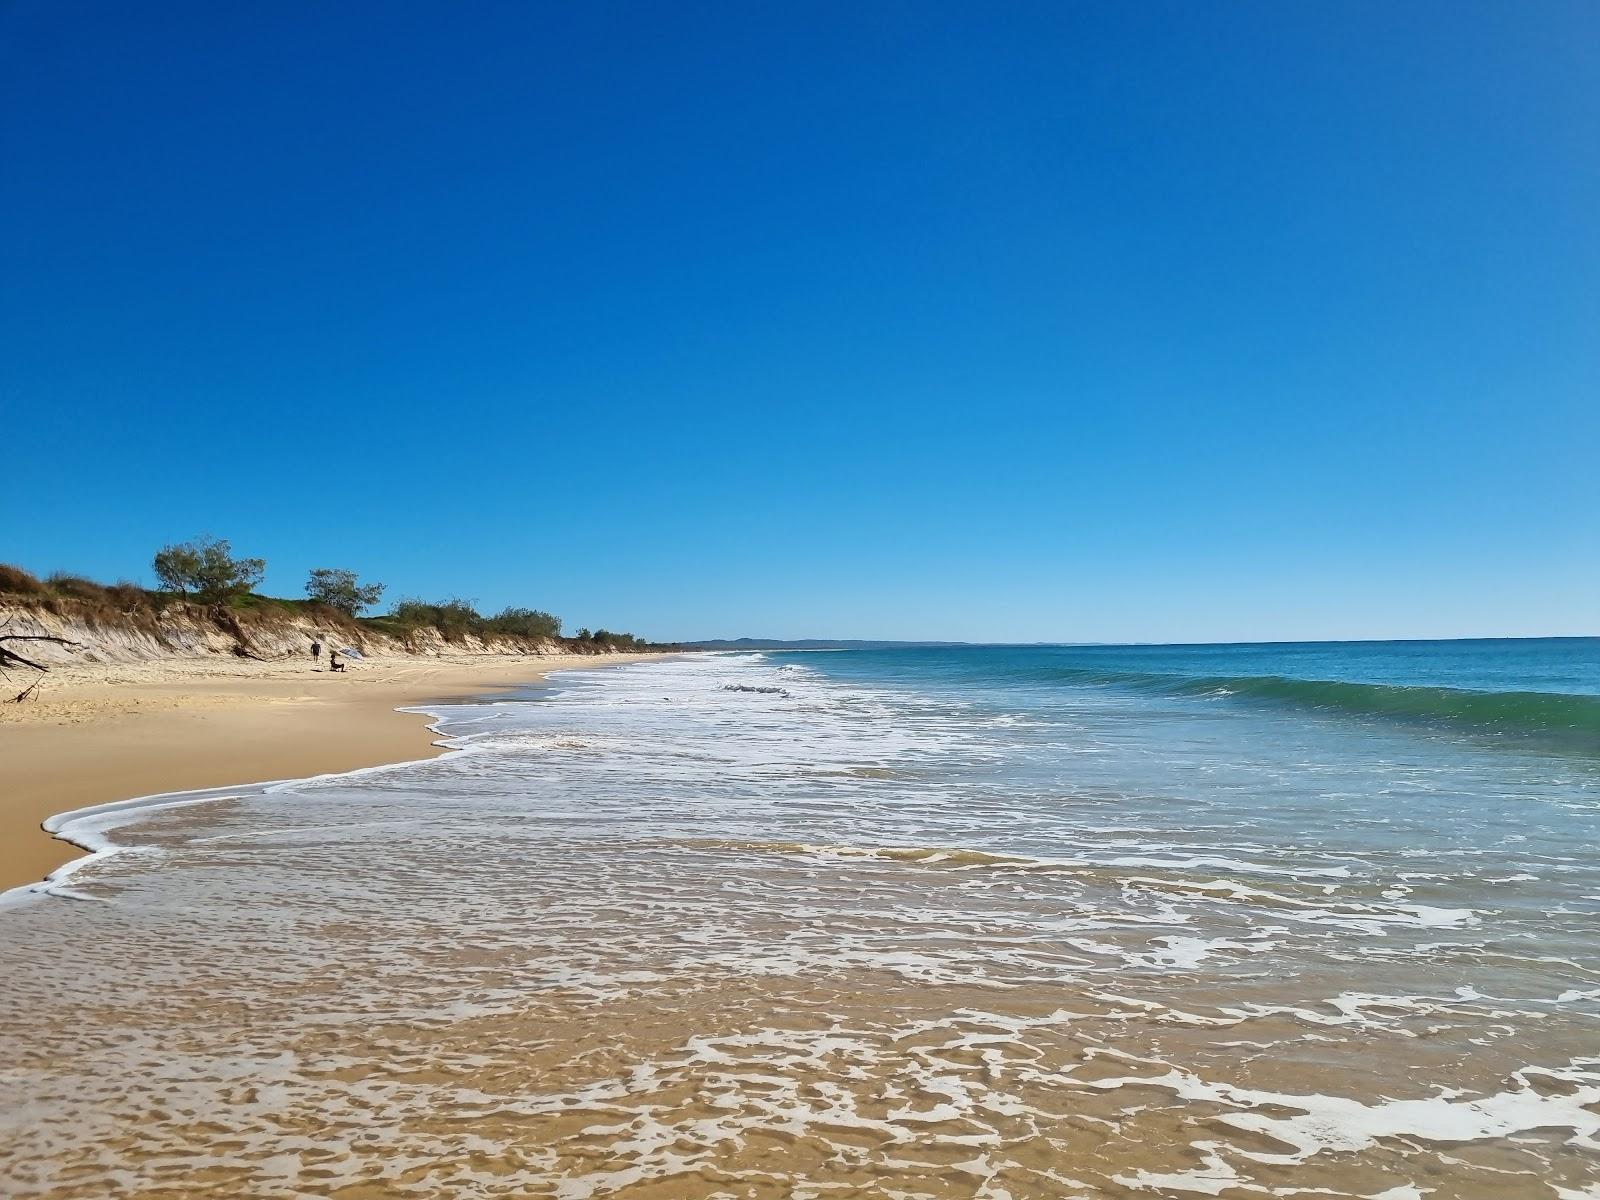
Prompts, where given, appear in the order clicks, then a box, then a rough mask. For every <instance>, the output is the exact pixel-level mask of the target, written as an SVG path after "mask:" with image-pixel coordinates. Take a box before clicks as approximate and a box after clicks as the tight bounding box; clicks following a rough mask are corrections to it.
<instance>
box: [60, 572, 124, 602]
mask: <svg viewBox="0 0 1600 1200" xmlns="http://www.w3.org/2000/svg"><path fill="white" fill-rule="evenodd" d="M45 584H46V586H47V587H49V589H50V590H51V591H52V592H54V593H55V594H56V595H58V596H71V597H73V598H74V599H76V600H94V601H97V602H104V601H105V600H108V599H109V598H110V597H109V596H108V595H107V592H106V589H105V588H104V587H102V586H101V585H100V584H98V583H96V582H95V581H94V580H92V579H85V578H84V577H83V576H82V575H71V574H68V573H67V572H66V571H56V572H53V573H52V574H51V575H50V577H49V578H48V579H46V580H45Z"/></svg>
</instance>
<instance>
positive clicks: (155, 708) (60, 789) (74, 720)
mask: <svg viewBox="0 0 1600 1200" xmlns="http://www.w3.org/2000/svg"><path fill="white" fill-rule="evenodd" d="M662 657H666V655H665V654H659V653H657V654H650V653H646V654H605V655H531V654H530V655H483V654H459V655H445V656H439V657H428V658H418V657H415V656H409V655H408V656H387V657H377V658H368V659H362V660H360V661H357V662H352V663H351V664H350V667H349V669H348V670H347V671H346V672H342V673H339V674H334V673H332V672H329V671H315V670H312V669H311V668H310V667H309V665H303V664H301V663H299V662H293V661H276V662H268V663H256V662H251V661H248V660H222V659H218V660H212V659H194V660H180V661H170V660H169V661H165V662H160V663H142V664H74V665H73V666H71V667H68V668H56V669H53V670H52V671H51V672H50V673H49V674H48V675H46V676H45V677H44V683H45V689H44V692H43V695H42V697H41V698H40V699H39V700H36V701H30V702H27V703H24V704H8V705H0V893H4V892H7V891H10V890H12V889H14V888H23V887H29V886H31V885H34V884H38V883H41V882H42V881H43V880H44V879H45V878H46V877H48V876H51V875H53V874H55V873H56V872H59V871H60V870H61V869H62V868H63V867H65V866H67V865H68V864H69V863H72V862H75V861H78V860H82V859H84V858H86V857H88V856H90V855H92V854H93V853H94V851H93V850H92V849H89V848H84V847H80V846H78V845H77V844H75V843H73V842H70V841H67V840H65V839H64V838H61V837H57V836H55V835H53V834H52V833H50V832H47V831H46V829H45V828H44V827H43V826H44V823H45V822H47V821H52V819H54V818H64V817H66V816H68V815H69V814H73V813H76V812H78V811H79V810H84V809H99V808H102V807H103V806H106V805H111V804H118V803H122V802H125V801H130V800H132V801H138V800H143V799H148V798H153V797H158V796H164V795H174V794H179V793H188V792H205V791H211V790H226V789H233V788H246V787H251V786H259V785H260V784H262V783H265V782H272V781H281V780H287V779H301V778H306V777H309V776H314V775H334V774H343V773H345V772H348V771H354V770H359V769H363V768H371V767H379V766H387V765H390V764H394V763H401V762H412V761H418V760H421V759H426V758H435V757H438V756H439V755H441V754H446V753H448V752H449V748H448V747H447V746H443V745H440V744H439V742H440V740H441V739H439V738H438V737H437V735H436V733H435V732H434V730H433V728H432V726H433V724H434V723H435V722H436V721H437V718H436V717H434V716H432V715H430V714H429V713H427V712H424V711H417V709H418V707H419V706H422V705H425V704H427V703H430V702H433V703H437V702H439V701H443V700H448V699H451V698H454V697H458V696H464V695H474V696H478V695H485V694H490V693H493V692H495V691H504V690H510V689H512V688H516V687H520V686H526V685H530V684H538V683H542V682H543V681H544V680H545V679H546V677H548V676H549V674H550V673H551V672H554V671H560V670H571V669H573V668H583V667H603V666H610V665H620V664H623V663H630V662H642V661H649V660H651V659H657V658H662ZM407 710H410V711H407Z"/></svg>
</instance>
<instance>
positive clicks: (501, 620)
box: [483, 608, 561, 638]
mask: <svg viewBox="0 0 1600 1200" xmlns="http://www.w3.org/2000/svg"><path fill="white" fill-rule="evenodd" d="M483 624H484V628H485V629H487V630H488V631H489V632H490V633H508V634H512V635H513V636H516V637H526V638H553V637H559V636H560V635H561V618H560V617H556V616H552V615H551V614H549V613H547V612H541V611H540V610H539V609H537V608H502V609H501V610H500V611H499V612H497V613H495V615H494V616H492V617H488V618H486V619H485V620H484V623H483Z"/></svg>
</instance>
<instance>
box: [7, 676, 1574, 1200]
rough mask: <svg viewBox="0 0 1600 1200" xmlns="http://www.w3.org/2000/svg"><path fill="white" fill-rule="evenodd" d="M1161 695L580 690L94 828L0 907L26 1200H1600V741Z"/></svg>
mask: <svg viewBox="0 0 1600 1200" xmlns="http://www.w3.org/2000/svg"><path fill="white" fill-rule="evenodd" d="M1513 652H1515V653H1521V654H1524V655H1526V654H1528V653H1529V650H1528V648H1527V647H1526V646H1521V647H1517V646H1514V645H1513ZM1162 653H1164V654H1166V655H1167V658H1166V660H1165V661H1163V662H1161V663H1159V664H1152V663H1150V662H1147V661H1146V662H1139V661H1135V662H1134V664H1133V665H1132V666H1129V665H1128V662H1127V661H1126V659H1127V658H1128V656H1129V655H1132V656H1133V657H1134V658H1135V659H1137V658H1138V654H1139V652H1137V651H1109V650H1107V651H1100V650H1084V651H1052V650H992V651H983V650H960V651H955V650H953V651H896V652H879V653H869V652H854V653H841V654H805V655H801V654H794V655H768V656H763V655H719V656H701V657H693V658H686V659H681V660H677V661H671V662H665V663H653V664H641V665H636V666H628V667H619V668H609V669H605V670H598V671H588V672H572V673H565V674H563V675H560V676H557V677H556V684H557V686H556V687H554V688H553V689H549V690H546V691H541V692H537V693H529V694H528V695H527V696H526V697H520V698H511V699H505V700H497V701H495V702H492V703H483V704H461V705H452V706H448V707H447V708H444V709H441V710H439V712H440V716H441V717H442V719H443V722H444V724H443V729H444V732H446V733H448V734H450V735H452V736H454V737H456V738H459V739H460V742H459V744H460V745H461V746H462V747H463V752H462V753H459V754H456V755H453V756H450V757H447V758H443V759H438V760H433V761H430V762H426V763H418V764H409V765H405V766H402V767H396V768H388V769H383V770H379V771H373V772H366V773H360V774H357V775H353V776H345V777H339V778H329V779H321V780H314V781H308V782H303V783H298V784H292V785H285V786H279V787H275V788H272V789H270V790H268V791H266V792H250V791H243V792H235V793H229V794H228V795H229V797H231V798H222V799H211V800H208V801H207V802H206V803H201V804H194V805H187V806H178V807H168V808H163V809H156V810H134V811H122V812H114V813H110V814H106V815H102V816H99V817H91V818H86V819H85V820H83V821H82V822H80V823H79V824H78V826H77V827H76V830H75V833H76V835H77V836H84V837H89V836H98V837H103V838H105V839H107V840H108V841H109V842H111V843H113V844H115V845H118V846H123V847H126V849H123V850H121V851H120V852H118V853H115V854H111V855H109V856H106V857H102V858H100V859H98V860H96V861H94V862H92V863H91V864H89V865H88V866H86V867H84V868H82V869H80V870H79V871H78V872H76V873H75V874H73V875H72V876H70V877H69V878H68V879H67V880H65V881H64V882H63V883H62V884H61V885H60V887H58V888H57V889H56V892H57V894H55V895H50V896H40V897H35V898H31V899H29V900H27V901H25V902H23V903H20V904H16V905H13V906H11V907H9V908H6V909H3V910H0V937H3V938H4V939H5V947H6V948H5V956H6V962H7V964H8V967H9V970H8V972H7V976H6V978H5V979H4V980H3V981H0V1000H3V1007H0V1044H3V1048H4V1050H5V1067H4V1070H3V1071H0V1114H3V1115H0V1164H3V1167H4V1178H5V1180H6V1184H5V1194H6V1195H8V1196H51V1197H69V1196H71V1197H76V1196H82V1197H103V1196H107V1195H117V1196H144V1197H154V1196H183V1195H194V1196H202V1195H205V1196H210V1195H249V1196H307V1195H310V1196H339V1197H382V1196H439V1195H471V1196H530V1195H531V1196H573V1197H579V1196H628V1197H647V1196H682V1197H700V1196H728V1197H733V1196H756V1197H760V1196H772V1197H780V1196H781V1197H789V1196H796V1197H806V1196H827V1195H868V1196H884V1197H911V1196H929V1197H943V1196H989V1197H997V1198H998V1197H1006V1196H1010V1197H1024V1196H1083V1197H1100V1196H1118V1197H1120V1196H1139V1195H1152V1196H1156V1195H1167V1196H1182V1195H1196V1194H1198V1195H1221V1196H1255V1195H1274V1196H1302V1195H1304V1196H1336V1197H1337V1196H1345V1197H1383V1198H1384V1200H1405V1198H1407V1197H1423V1196H1437V1197H1440V1198H1441V1200H1443V1198H1446V1197H1462V1198H1472V1197H1521V1196H1537V1197H1551V1198H1558V1200H1572V1198H1575V1197H1580V1198H1581V1197H1594V1196H1600V921H1597V919H1596V918H1597V915H1600V855H1597V853H1596V852H1597V850H1600V756H1595V755H1591V754H1588V753H1586V752H1585V751H1584V748H1583V746H1582V744H1581V743H1582V736H1583V730H1582V728H1581V721H1580V722H1579V723H1578V727H1576V729H1575V731H1574V729H1573V728H1568V729H1565V730H1558V731H1557V732H1558V733H1566V734H1570V735H1571V736H1566V737H1558V738H1555V739H1549V738H1544V737H1540V736H1535V735H1534V734H1536V733H1537V732H1538V731H1534V734H1530V731H1529V730H1528V729H1527V728H1526V723H1525V722H1524V723H1523V724H1517V722H1516V720H1510V721H1507V722H1504V723H1502V724H1499V725H1497V724H1495V723H1494V722H1492V721H1485V720H1483V719H1481V718H1482V713H1483V710H1482V709H1481V708H1476V709H1470V710H1469V711H1468V712H1467V716H1466V717H1465V718H1463V716H1462V714H1461V712H1460V711H1455V710H1452V709H1450V708H1449V707H1448V706H1447V707H1445V708H1442V709H1439V710H1438V711H1433V712H1430V713H1427V714H1425V715H1422V716H1419V715H1418V714H1417V713H1416V712H1415V711H1413V710H1414V708H1415V705H1410V706H1408V707H1407V708H1406V709H1405V710H1404V711H1400V712H1395V711H1389V710H1384V711H1378V712H1374V711H1366V710H1363V709H1362V707H1361V706H1356V707H1351V706H1349V705H1338V704H1333V705H1324V704H1321V703H1319V702H1316V701H1315V700H1313V701H1310V702H1308V701H1306V700H1305V698H1304V694H1297V695H1295V696H1292V697H1289V698H1285V697H1283V696H1280V695H1266V694H1261V695H1256V694H1251V693H1250V692H1249V691H1248V689H1246V690H1245V692H1244V694H1240V690H1239V689H1236V688H1234V689H1224V688H1218V687H1214V686H1212V687H1200V686H1189V685H1188V684H1189V682H1190V681H1192V680H1197V679H1199V680H1214V679H1219V678H1227V679H1235V680H1238V679H1253V678H1267V677H1283V676H1280V675H1278V674H1274V669H1268V670H1265V671H1264V670H1262V669H1261V668H1260V666H1259V664H1258V662H1257V661H1256V660H1251V661H1249V662H1246V661H1244V660H1243V659H1242V658H1241V657H1240V656H1238V655H1236V656H1235V657H1234V658H1233V659H1227V657H1226V656H1225V655H1224V656H1222V658H1221V662H1222V669H1220V670H1217V669H1213V667H1215V666H1216V664H1217V662H1218V661H1219V659H1218V656H1217V653H1216V652H1215V651H1212V650H1206V651H1204V652H1202V657H1203V658H1204V662H1203V663H1201V662H1200V661H1199V660H1198V659H1196V658H1194V657H1193V656H1191V657H1190V658H1188V659H1185V658H1184V657H1183V653H1182V652H1181V651H1172V650H1170V649H1163V651H1162ZM1327 653H1328V652H1324V657H1323V658H1322V659H1320V660H1318V667H1319V668H1320V669H1318V670H1316V671H1315V672H1312V671H1310V670H1309V669H1307V668H1305V667H1302V668H1300V669H1301V670H1302V675H1301V676H1300V677H1302V678H1307V679H1317V680H1333V681H1344V682H1353V683H1357V684H1373V685H1376V686H1384V687H1401V688H1406V689H1417V688H1428V687H1441V688H1453V689H1458V688H1460V687H1461V686H1462V685H1463V683H1471V684H1474V685H1475V690H1477V691H1481V692H1492V691H1502V692H1506V693H1521V692H1534V691H1545V692H1557V691H1560V690H1561V689H1565V690H1564V691H1561V694H1564V695H1567V696H1569V697H1579V698H1581V697H1583V696H1585V695H1592V694H1594V692H1595V690H1596V689H1594V688H1592V687H1588V681H1589V680H1590V679H1591V678H1595V677H1600V674H1597V673H1596V672H1595V671H1594V670H1593V666H1592V664H1591V661H1590V660H1591V659H1592V658H1593V657H1594V651H1593V649H1592V648H1590V647H1587V646H1582V645H1580V646H1577V647H1571V646H1569V647H1567V648H1566V649H1565V651H1563V649H1562V647H1560V646H1557V647H1556V648H1555V649H1554V650H1540V651H1538V652H1537V653H1536V654H1534V657H1535V658H1538V659H1539V661H1540V662H1541V663H1542V664H1544V666H1542V667H1541V668H1540V669H1541V670H1545V672H1546V679H1547V681H1550V680H1562V679H1563V678H1565V677H1564V676H1563V674H1562V673H1563V672H1565V673H1566V676H1569V677H1570V678H1568V679H1566V681H1565V682H1561V683H1560V685H1559V688H1558V687H1557V684H1556V683H1555V682H1547V683H1546V684H1545V685H1544V686H1532V687H1530V686H1528V679H1529V672H1528V671H1526V670H1523V669H1521V668H1511V667H1508V666H1507V665H1506V664H1505V662H1504V661H1503V659H1497V660H1495V666H1494V670H1495V671H1497V672H1498V673H1499V674H1498V676H1497V677H1495V678H1490V674H1492V673H1491V672H1486V671H1484V670H1482V669H1478V668H1472V667H1463V666H1461V665H1460V664H1459V663H1456V662H1452V663H1449V664H1442V663H1441V662H1440V661H1439V660H1433V661H1431V662H1424V663H1422V664H1420V665H1414V666H1413V667H1412V668H1409V669H1408V670H1407V671H1400V673H1399V674H1398V675H1394V676H1392V677H1390V678H1374V677H1373V676H1374V674H1375V668H1374V667H1373V666H1372V663H1371V661H1367V662H1361V661H1355V660H1357V659H1360V657H1361V654H1362V653H1368V654H1369V655H1370V654H1372V653H1373V652H1355V653H1354V655H1353V658H1351V657H1347V658H1346V659H1344V660H1342V670H1343V673H1342V674H1340V673H1334V672H1333V671H1330V670H1327V669H1326V668H1327V666H1328V659H1327V657H1326V654H1327ZM1563 653H1565V654H1566V659H1563V658H1562V654H1563ZM1240 654H1241V655H1245V654H1254V655H1258V656H1259V655H1262V654H1265V655H1267V656H1268V659H1270V656H1271V654H1272V651H1270V650H1262V649H1259V648H1258V649H1254V650H1249V649H1246V650H1242V651H1240ZM1119 655H1120V657H1119ZM1174 655H1175V656H1176V657H1174ZM1491 656H1492V652H1491ZM1586 656H1587V657H1586ZM1379 657H1384V656H1383V655H1382V654H1379ZM1390 657H1392V656H1390ZM1108 659H1109V660H1110V661H1109V663H1108V662H1107V660H1108ZM1086 660H1087V665H1085V663H1086ZM1260 661H1267V660H1260ZM1270 661H1271V662H1272V663H1275V664H1276V667H1282V666H1283V664H1284V659H1283V658H1282V657H1281V656H1280V657H1279V658H1277V659H1271V660H1270ZM1551 664H1554V665H1553V666H1552V665H1551ZM1546 668H1548V669H1546ZM1388 669H1391V671H1399V669H1398V668H1392V667H1391V668H1388ZM1430 670H1431V671H1433V672H1434V673H1435V674H1439V673H1441V672H1442V671H1444V670H1448V671H1454V672H1455V673H1456V674H1455V676H1454V678H1451V679H1443V678H1434V677H1433V676H1431V675H1430V674H1429V671H1430ZM1474 672H1476V673H1474ZM1284 675H1286V676H1287V677H1291V678H1294V676H1293V675H1292V672H1285V673H1284ZM1090 676H1093V677H1092V678H1091V677H1090ZM1149 677H1155V678H1156V679H1157V680H1158V682H1154V683H1153V682H1152V681H1151V678H1149ZM1574 680H1575V681H1576V682H1574ZM1586 688H1587V690H1586ZM751 689H755V690H751ZM1367 708H1368V709H1370V706H1367Z"/></svg>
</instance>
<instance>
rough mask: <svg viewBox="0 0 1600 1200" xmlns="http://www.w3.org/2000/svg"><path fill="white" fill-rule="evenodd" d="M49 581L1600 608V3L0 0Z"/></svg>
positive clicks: (8, 423)
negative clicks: (81, 0)
mask: <svg viewBox="0 0 1600 1200" xmlns="http://www.w3.org/2000/svg"><path fill="white" fill-rule="evenodd" d="M0 341H3V350H0V409H3V411H4V415H5V428H6V433H7V447H6V451H5V454H6V465H5V469H4V472H3V476H0V479H3V489H4V490H3V494H4V500H3V501H0V503H3V506H4V521H3V528H4V535H5V537H4V545H3V546H0V558H5V559H11V560H15V561H18V562H20V563H22V564H23V565H25V566H27V567H29V568H31V569H34V570H37V571H41V572H43V571H48V570H52V569H56V568H66V569H70V570H74V571H80V572H85V573H89V574H92V575H96V576H100V577H106V578H115V577H118V576H122V577H128V578H134V579H139V578H143V579H145V580H146V581H149V579H150V573H149V566H148V563H149V558H150V554H151V552H152V551H153V550H154V549H155V548H157V547H158V546H159V545H160V544H161V543H163V542H165V541H171V540H178V539H181V538H184V537H187V536H191V535H193V534H197V533H201V532H210V533H214V534H217V535H220V536H226V537H228V538H231V539H232V541H233V543H234V545H235V547H236V549H239V550H243V551H247V552H249V553H253V554H259V555H262V556H264V557H265V558H266V559H267V560H268V575H267V588H268V590H272V591H277V592H280V593H283V594H297V593H298V592H299V590H300V588H301V586H302V584H303V582H304V576H305V572H306V570H307V569H308V568H309V567H313V566H322V565H348V566H351V567H355V568H357V569H359V570H361V571H363V572H364V573H368V574H370V575H372V576H375V577H376V578H378V579H381V580H384V581H386V582H387V583H388V584H389V586H390V589H391V594H392V595H404V594H420V595H424V596H429V597H434V596H443V595H448V594H450V593H452V592H458V593H461V594H464V595H466V596H468V597H472V598H475V599H476V600H477V601H478V602H479V603H480V605H481V606H483V607H487V608H494V607H499V606H500V605H503V604H507V603H513V602H515V603H529V604H534V605H538V606H542V607H548V608H550V609H551V610H553V611H555V612H557V613H559V614H560V615H562V616H563V617H565V618H567V620H568V623H569V627H574V626H576V625H579V624H585V625H606V626H609V627H611V628H624V629H631V630H637V631H639V632H641V633H644V634H647V635H654V636H658V637H668V638H671V637H687V636H713V635H725V636H736V635H742V634H750V635H766V636H770V635H779V636H818V635H820V636H874V637H947V638H972V639H1005V640H1010V639H1018V640H1033V639H1070V640H1076V639H1087V640H1124V639H1144V640H1190V639H1194V640H1212V639H1218V640H1231V639H1254V638H1263V639H1266V638H1293V637H1361V636H1385V635H1394V636H1453V635H1470V634H1482V635H1498V634H1540V633H1593V632H1600V5H1596V4H1594V3H1593V2H1592V0H1579V2H1574V3H1529V4H1512V3H1503V2H1499V0H1497V2H1496V3H1492V4H1475V3H1458V2H1454V0H1452V2H1449V3H1405V4H1393V3H1388V2H1384V3H1370V4H1363V3H1344V2H1341V3H1329V4H1298V3H1295V4H1284V3H1278V2H1272V3H1260V4H1251V3H1228V4H1197V3H1188V2H1185V3H1173V4H1165V3H1138V4H1124V3H1109V2H1108V3H1103V4H1088V3H1070V2H1051V3H1041V4H1004V5H991V4H981V3H965V4H936V3H915V4H903V5H902V4H889V3H868V4H860V3H852V4H839V5H829V4H776V3H760V4H748V3H729V4H726V5H701V4H671V5H668V4H654V5H651V4H615V5H607V4H590V3H585V4H572V5H567V6H563V7H562V8H559V9H558V8H555V7H552V6H540V5H533V4H524V3H505V4H468V5H455V4H443V3H440V4H436V5H424V4H387V3H386V4H372V5H360V4H342V5H330V6H318V5H235V4H215V3H194V4H158V5H132V4H113V3H102V4H95V5H83V4H77V3H71V2H69V0H20V2H19V0H10V2H9V3H5V2H0Z"/></svg>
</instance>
